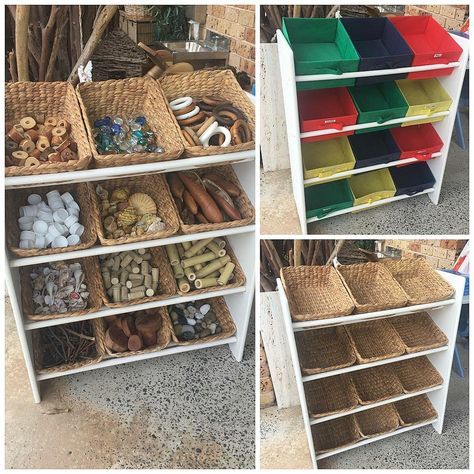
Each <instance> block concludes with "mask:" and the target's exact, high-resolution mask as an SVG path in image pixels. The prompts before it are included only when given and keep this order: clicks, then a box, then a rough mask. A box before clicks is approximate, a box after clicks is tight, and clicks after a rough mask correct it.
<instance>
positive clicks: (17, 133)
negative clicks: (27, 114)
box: [7, 127, 25, 143]
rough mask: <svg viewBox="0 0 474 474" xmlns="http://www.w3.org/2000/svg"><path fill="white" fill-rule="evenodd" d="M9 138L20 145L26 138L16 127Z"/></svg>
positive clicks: (10, 132)
mask: <svg viewBox="0 0 474 474" xmlns="http://www.w3.org/2000/svg"><path fill="white" fill-rule="evenodd" d="M20 128H21V127H20ZM7 136H8V138H9V139H10V140H13V141H14V142H16V143H20V142H21V141H22V140H23V139H24V138H25V137H24V134H23V132H20V131H19V130H18V128H16V127H13V128H11V129H10V131H9V132H8V133H7Z"/></svg>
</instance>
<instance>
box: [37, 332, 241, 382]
mask: <svg viewBox="0 0 474 474" xmlns="http://www.w3.org/2000/svg"><path fill="white" fill-rule="evenodd" d="M236 341H237V337H236V336H232V337H228V338H226V339H220V340H218V341H213V342H202V343H201V344H192V345H189V346H178V345H176V344H174V343H170V345H169V346H168V347H166V348H165V349H163V350H161V351H156V352H149V353H147V354H138V355H132V356H124V357H110V358H108V359H104V360H101V361H100V362H97V363H96V364H91V365H87V366H84V367H79V368H77V369H71V370H65V371H62V372H51V373H45V374H36V380H38V381H41V380H48V379H55V378H58V377H64V376H66V375H74V374H79V373H81V372H86V371H89V370H96V369H103V368H105V367H112V366H114V365H120V364H127V363H129V362H137V361H140V360H146V359H155V358H156V357H164V356H168V355H172V354H180V353H183V352H190V351H197V350H199V349H207V348H209V347H217V346H222V345H225V344H233V343H235V342H236Z"/></svg>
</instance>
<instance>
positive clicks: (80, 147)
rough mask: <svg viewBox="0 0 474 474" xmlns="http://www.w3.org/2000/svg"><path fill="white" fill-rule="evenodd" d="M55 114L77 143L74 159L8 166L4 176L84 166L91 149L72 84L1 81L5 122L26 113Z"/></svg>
mask: <svg viewBox="0 0 474 474" xmlns="http://www.w3.org/2000/svg"><path fill="white" fill-rule="evenodd" d="M43 113H44V114H45V115H46V116H57V117H60V118H62V119H65V120H67V121H68V122H69V123H70V124H71V134H70V135H71V138H72V140H73V141H75V142H76V143H77V154H78V157H79V158H78V159H77V160H69V161H67V162H64V163H63V162H61V163H42V164H40V165H38V166H32V167H26V166H9V167H6V168H5V176H30V175H35V174H45V173H64V172H66V171H77V170H83V169H86V168H87V166H88V165H89V162H90V161H91V149H90V146H89V140H88V139H87V133H86V130H85V128H84V122H83V121H82V117H81V110H80V108H79V103H78V101H77V97H76V94H75V92H74V88H73V87H72V85H71V84H69V83H68V82H9V83H7V84H6V85H5V122H6V123H7V124H12V125H13V124H14V123H17V122H19V121H20V119H21V118H23V117H25V116H29V115H37V114H43Z"/></svg>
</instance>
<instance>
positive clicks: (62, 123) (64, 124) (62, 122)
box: [57, 119, 71, 132]
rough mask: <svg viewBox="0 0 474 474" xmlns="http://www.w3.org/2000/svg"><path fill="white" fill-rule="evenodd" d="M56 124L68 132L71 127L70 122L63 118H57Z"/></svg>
mask: <svg viewBox="0 0 474 474" xmlns="http://www.w3.org/2000/svg"><path fill="white" fill-rule="evenodd" d="M57 126H58V127H62V128H65V129H66V131H67V132H69V131H70V129H71V124H70V123H69V122H68V121H67V120H64V119H61V120H58V124H57Z"/></svg>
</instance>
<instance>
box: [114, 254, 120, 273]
mask: <svg viewBox="0 0 474 474" xmlns="http://www.w3.org/2000/svg"><path fill="white" fill-rule="evenodd" d="M113 260H114V263H113V265H112V270H113V271H114V272H118V271H119V269H120V257H119V256H118V255H117V256H116V257H114V258H113Z"/></svg>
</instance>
